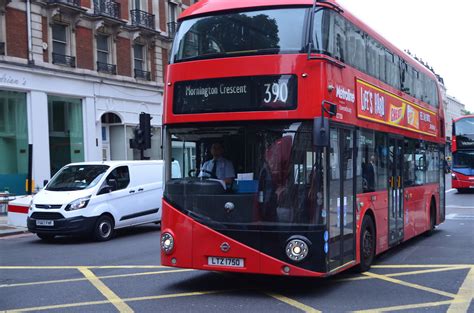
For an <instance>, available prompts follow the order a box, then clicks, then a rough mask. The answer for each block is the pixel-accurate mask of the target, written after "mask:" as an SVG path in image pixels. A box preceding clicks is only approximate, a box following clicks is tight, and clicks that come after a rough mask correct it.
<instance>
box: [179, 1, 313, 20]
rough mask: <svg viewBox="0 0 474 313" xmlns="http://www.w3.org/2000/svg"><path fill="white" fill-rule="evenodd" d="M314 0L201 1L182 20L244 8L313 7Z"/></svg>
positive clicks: (183, 15) (187, 11)
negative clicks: (193, 16)
mask: <svg viewBox="0 0 474 313" xmlns="http://www.w3.org/2000/svg"><path fill="white" fill-rule="evenodd" d="M313 2H314V1H313V0H271V1H269V0H238V1H236V0H224V1H222V0H201V1H199V2H197V3H196V4H194V5H192V6H191V7H190V8H189V9H187V10H186V11H184V12H183V13H182V14H181V16H180V17H179V18H180V19H184V18H187V17H190V16H192V15H201V14H207V13H211V12H216V11H226V10H235V9H244V8H255V7H269V6H281V5H312V4H313Z"/></svg>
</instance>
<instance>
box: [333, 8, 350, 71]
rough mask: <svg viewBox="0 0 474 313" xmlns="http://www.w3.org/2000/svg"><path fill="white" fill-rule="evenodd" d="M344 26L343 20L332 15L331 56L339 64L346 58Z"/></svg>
mask: <svg viewBox="0 0 474 313" xmlns="http://www.w3.org/2000/svg"><path fill="white" fill-rule="evenodd" d="M345 29H346V25H345V20H344V19H343V18H342V17H341V16H339V15H337V14H334V47H333V51H332V54H333V56H334V58H336V59H338V60H339V61H341V62H345V61H346V59H347V57H346V51H347V48H346V32H345Z"/></svg>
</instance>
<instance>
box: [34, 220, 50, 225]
mask: <svg viewBox="0 0 474 313" xmlns="http://www.w3.org/2000/svg"><path fill="white" fill-rule="evenodd" d="M36 226H54V221H52V220H36Z"/></svg>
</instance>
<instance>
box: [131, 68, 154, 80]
mask: <svg viewBox="0 0 474 313" xmlns="http://www.w3.org/2000/svg"><path fill="white" fill-rule="evenodd" d="M134 72H135V78H139V79H145V80H151V73H150V72H147V71H142V70H137V69H134Z"/></svg>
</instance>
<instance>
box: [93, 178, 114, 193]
mask: <svg viewBox="0 0 474 313" xmlns="http://www.w3.org/2000/svg"><path fill="white" fill-rule="evenodd" d="M117 189H118V185H117V180H115V179H114V178H109V179H107V180H106V182H105V185H103V186H102V187H101V188H100V190H99V192H98V193H97V194H98V195H103V194H104V193H109V192H112V191H114V190H117Z"/></svg>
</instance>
